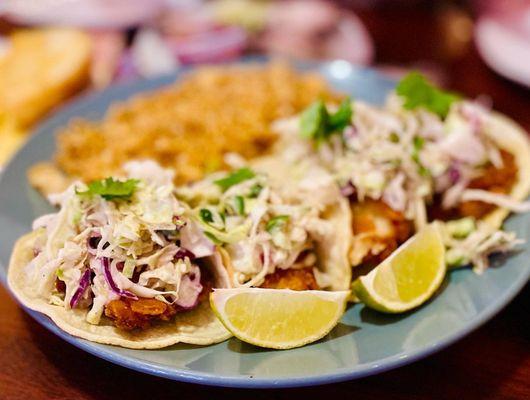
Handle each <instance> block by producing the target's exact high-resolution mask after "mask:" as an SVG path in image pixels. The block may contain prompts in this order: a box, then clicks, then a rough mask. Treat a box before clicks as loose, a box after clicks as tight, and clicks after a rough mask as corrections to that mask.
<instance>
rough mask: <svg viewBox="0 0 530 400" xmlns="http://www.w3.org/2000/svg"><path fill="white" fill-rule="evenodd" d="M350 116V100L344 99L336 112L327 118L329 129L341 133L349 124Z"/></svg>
mask: <svg viewBox="0 0 530 400" xmlns="http://www.w3.org/2000/svg"><path fill="white" fill-rule="evenodd" d="M352 115H353V110H352V108H351V100H350V99H349V98H348V99H344V100H343V101H342V103H341V104H340V107H339V109H338V110H337V112H336V113H335V114H331V115H330V116H329V128H330V129H332V130H333V131H339V132H342V131H343V130H344V128H346V127H347V126H348V125H350V124H351V117H352Z"/></svg>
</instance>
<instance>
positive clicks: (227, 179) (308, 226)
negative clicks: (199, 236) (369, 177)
mask: <svg viewBox="0 0 530 400" xmlns="http://www.w3.org/2000/svg"><path fill="white" fill-rule="evenodd" d="M329 182H330V184H331V185H332V190H333V189H335V191H333V192H332V194H331V196H329V199H330V200H329V201H323V202H322V201H320V200H318V199H317V196H307V195H304V194H303V193H304V190H303V187H302V186H303V182H302V184H301V185H300V184H298V183H297V182H296V181H291V180H289V184H288V185H285V182H284V183H283V185H281V184H278V182H275V181H273V179H271V178H270V177H269V176H268V175H267V174H265V173H260V172H257V171H254V170H252V169H250V168H247V167H244V168H241V169H239V170H237V171H235V172H232V173H228V174H226V173H225V174H223V173H221V174H215V175H213V176H212V177H210V178H207V179H205V180H203V181H201V182H198V183H196V184H194V185H192V186H189V187H185V188H180V189H179V190H178V193H179V195H180V196H181V197H182V198H184V199H185V200H186V201H187V202H189V203H190V204H191V205H192V206H193V211H192V214H193V219H194V220H195V221H196V222H197V224H198V226H199V227H200V229H201V230H202V231H203V232H204V233H205V235H207V236H208V237H209V238H210V240H212V242H214V243H215V244H217V245H218V246H219V247H220V251H221V254H223V257H224V259H225V263H224V265H225V266H226V267H227V271H228V274H229V276H230V279H231V282H232V285H233V286H234V287H249V286H253V287H263V288H276V289H293V290H316V289H330V288H332V289H335V288H341V287H344V288H346V287H347V285H348V278H347V277H346V278H339V280H338V281H337V279H336V278H335V277H333V275H334V274H335V272H330V271H329V269H328V264H329V263H334V265H333V268H335V269H336V270H337V271H339V272H338V273H340V270H346V271H347V270H348V266H347V261H346V252H347V242H346V240H347V235H343V236H344V237H339V238H336V242H335V243H333V242H334V241H335V240H334V239H335V236H336V231H340V229H341V228H340V226H338V225H337V224H336V223H335V222H334V221H332V220H330V218H329V214H330V209H331V210H334V209H335V208H336V207H337V205H336V203H337V199H339V198H340V195H339V193H338V190H337V189H336V186H335V185H334V182H333V181H332V180H330V181H329ZM289 185H290V187H286V186H289ZM294 188H296V189H295V190H293V189H294ZM339 201H340V200H339ZM344 220H345V221H348V218H347V215H346V216H344ZM330 239H331V240H330ZM328 241H330V243H327V242H328ZM341 242H344V246H343V247H344V249H345V251H344V253H345V254H344V261H343V260H342V259H341V255H340V248H341V245H340V243H341ZM324 243H326V244H324ZM323 246H327V247H328V249H327V250H326V253H328V252H329V249H333V248H336V249H337V250H336V251H334V252H332V253H331V254H332V255H331V257H327V258H328V259H327V260H324V259H323V258H324V254H323V252H324V250H323V248H322V247H323ZM341 279H342V280H341Z"/></svg>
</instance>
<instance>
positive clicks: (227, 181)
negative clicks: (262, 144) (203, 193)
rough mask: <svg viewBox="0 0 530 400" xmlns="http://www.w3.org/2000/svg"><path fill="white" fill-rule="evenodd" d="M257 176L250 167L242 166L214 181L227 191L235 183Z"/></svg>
mask: <svg viewBox="0 0 530 400" xmlns="http://www.w3.org/2000/svg"><path fill="white" fill-rule="evenodd" d="M255 176H256V174H255V173H254V171H252V170H251V169H250V168H241V169H238V170H237V171H234V172H232V173H231V174H229V175H227V176H226V177H224V178H221V179H217V180H216V181H214V183H215V184H216V185H217V186H219V187H220V188H221V190H222V191H223V192H225V191H227V190H228V189H229V188H231V187H232V186H234V185H237V184H238V183H241V182H244V181H246V180H248V179H252V178H254V177H255Z"/></svg>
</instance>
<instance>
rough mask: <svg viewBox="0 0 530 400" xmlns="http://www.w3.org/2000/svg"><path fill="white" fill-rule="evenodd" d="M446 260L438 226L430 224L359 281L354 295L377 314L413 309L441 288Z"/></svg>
mask: <svg viewBox="0 0 530 400" xmlns="http://www.w3.org/2000/svg"><path fill="white" fill-rule="evenodd" d="M444 258H445V247H444V245H443V242H442V238H441V236H440V233H439V231H438V228H437V225H435V224H431V225H428V226H426V227H425V228H423V229H422V230H421V231H419V232H418V233H417V234H416V235H414V236H413V237H412V238H410V239H409V240H408V241H407V242H405V243H403V245H401V246H400V247H399V248H398V249H397V250H396V251H395V252H394V253H393V254H392V255H391V256H390V257H388V258H387V259H386V260H384V261H383V262H382V263H381V264H379V265H378V266H377V267H376V268H375V269H373V270H372V271H371V272H370V273H369V274H368V275H365V276H362V277H360V278H358V279H356V280H355V282H353V292H354V294H355V295H356V296H357V297H358V298H359V299H360V300H361V302H363V303H364V304H366V305H367V306H368V307H370V308H373V309H375V310H378V311H383V312H387V313H401V312H404V311H408V310H411V309H413V308H415V307H418V306H420V305H421V304H423V303H424V302H425V301H427V300H428V299H429V298H431V296H432V295H433V293H434V292H435V291H436V290H437V289H438V288H439V287H440V285H441V283H442V281H443V279H444V277H445V272H446V266H445V261H444Z"/></svg>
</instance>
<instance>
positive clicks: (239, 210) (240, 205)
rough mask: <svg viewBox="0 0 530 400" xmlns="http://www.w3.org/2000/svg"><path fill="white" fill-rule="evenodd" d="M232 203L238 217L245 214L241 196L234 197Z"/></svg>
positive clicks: (243, 201) (243, 200)
mask: <svg viewBox="0 0 530 400" xmlns="http://www.w3.org/2000/svg"><path fill="white" fill-rule="evenodd" d="M234 203H235V208H236V212H237V213H238V214H239V215H243V214H245V199H244V198H243V196H236V197H234Z"/></svg>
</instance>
